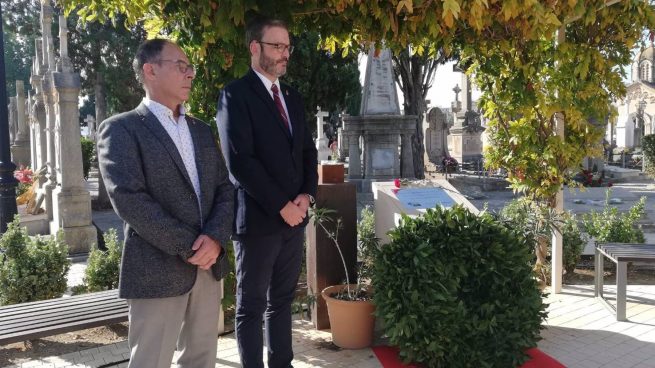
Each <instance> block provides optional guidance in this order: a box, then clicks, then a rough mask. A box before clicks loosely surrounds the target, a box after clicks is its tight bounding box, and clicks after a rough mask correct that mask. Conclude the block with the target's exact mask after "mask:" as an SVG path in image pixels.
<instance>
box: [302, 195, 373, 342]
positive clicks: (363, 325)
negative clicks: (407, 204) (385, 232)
mask: <svg viewBox="0 0 655 368" xmlns="http://www.w3.org/2000/svg"><path fill="white" fill-rule="evenodd" d="M334 212H335V211H333V210H330V209H325V208H316V209H314V210H313V211H312V218H313V221H314V225H316V226H317V227H319V228H321V229H322V230H323V231H324V232H325V234H326V235H327V236H328V238H329V239H330V240H331V241H332V243H333V244H334V246H335V247H336V249H337V251H338V252H339V257H340V258H341V263H342V267H343V270H344V274H345V279H346V283H345V284H342V285H333V286H328V287H327V288H325V289H323V291H321V296H322V297H323V299H325V303H326V304H327V309H328V315H329V319H330V329H331V332H332V341H333V342H334V344H335V345H337V346H339V347H341V348H345V349H362V348H365V347H368V346H370V345H371V344H372V342H373V329H374V327H375V316H374V313H375V306H374V305H373V303H372V298H373V295H372V288H371V285H370V284H369V283H367V282H365V280H366V279H367V275H368V271H367V270H369V269H370V265H371V263H372V259H373V256H372V255H373V254H374V252H375V251H376V249H377V244H378V243H377V239H376V238H375V230H374V229H375V225H374V223H373V221H374V220H373V218H372V216H373V213H372V211H370V210H368V209H365V210H363V214H362V218H363V220H362V222H360V225H359V226H358V230H362V231H363V233H361V232H360V234H359V238H360V241H359V250H360V256H361V257H362V264H361V266H360V268H359V277H358V279H357V280H350V277H349V276H348V268H347V265H346V261H345V258H344V256H343V253H342V251H341V248H340V246H339V241H338V238H339V229H340V228H341V226H342V225H343V224H342V222H341V219H340V218H337V219H336V220H335V219H333V218H332V217H331V214H332V213H334ZM329 223H334V230H333V231H331V230H329V229H328V226H327V224H329Z"/></svg>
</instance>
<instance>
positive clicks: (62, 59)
mask: <svg viewBox="0 0 655 368" xmlns="http://www.w3.org/2000/svg"><path fill="white" fill-rule="evenodd" d="M57 71H60V72H70V71H72V63H71V60H70V58H69V57H68V25H67V24H66V17H64V15H63V14H60V15H59V62H58V63H57Z"/></svg>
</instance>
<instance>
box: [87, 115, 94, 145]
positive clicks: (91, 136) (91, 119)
mask: <svg viewBox="0 0 655 368" xmlns="http://www.w3.org/2000/svg"><path fill="white" fill-rule="evenodd" d="M84 122H85V123H86V126H87V127H88V128H89V130H88V131H89V134H88V137H89V139H91V140H92V141H94V142H95V141H96V119H95V118H94V117H93V115H91V114H87V115H86V118H84Z"/></svg>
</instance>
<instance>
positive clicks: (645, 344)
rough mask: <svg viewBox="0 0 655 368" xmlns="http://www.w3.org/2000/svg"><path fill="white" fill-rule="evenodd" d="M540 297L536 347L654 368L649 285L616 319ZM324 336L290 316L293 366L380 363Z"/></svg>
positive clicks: (224, 347) (71, 360)
mask: <svg viewBox="0 0 655 368" xmlns="http://www.w3.org/2000/svg"><path fill="white" fill-rule="evenodd" d="M606 295H609V296H611V295H612V287H611V286H606ZM545 302H546V303H549V307H548V314H549V316H548V319H547V321H546V322H545V323H544V327H545V329H544V330H543V331H542V333H541V336H542V337H543V340H542V341H540V342H539V348H540V349H541V350H543V351H544V352H545V353H547V354H549V355H550V356H552V357H554V358H556V359H557V360H559V361H560V362H561V363H563V364H564V365H566V366H567V367H569V368H598V367H607V368H610V367H611V368H629V367H632V368H655V285H648V286H639V285H636V286H635V285H628V309H627V317H628V319H629V322H617V321H616V318H615V317H614V314H613V313H611V312H610V311H609V310H607V309H606V308H605V307H604V306H603V305H602V304H601V303H600V302H599V301H597V300H596V299H595V298H594V297H593V287H592V286H588V285H565V286H564V289H563V292H562V293H561V294H557V295H550V296H548V297H547V298H546V300H545ZM330 341H331V337H330V333H329V332H326V331H316V330H314V328H313V327H312V325H311V323H309V322H307V321H301V320H296V321H294V325H293V343H294V351H295V353H296V356H295V359H294V362H293V365H294V367H296V368H310V367H316V368H323V367H344V368H345V367H349V368H374V367H382V366H381V365H380V363H379V362H378V361H377V358H376V357H375V354H374V353H373V352H372V351H371V350H370V349H362V350H338V349H337V350H335V349H334V348H333V346H332V345H331V344H330ZM217 343H218V354H217V357H216V367H239V356H238V352H237V347H236V341H235V340H234V335H233V334H229V335H226V336H222V337H220V338H219V339H218V342H217ZM128 356H129V353H128V349H127V343H126V342H120V343H117V344H111V345H106V346H103V347H99V348H93V349H88V350H83V351H79V352H75V353H70V354H66V355H62V356H59V357H47V358H43V359H40V360H34V361H28V362H22V364H20V365H14V366H11V367H15V368H27V367H38V368H45V367H99V366H102V365H105V366H107V365H110V366H116V367H124V366H126V363H125V362H123V361H124V360H125V359H126V358H127V357H128ZM111 363H115V364H114V365H111Z"/></svg>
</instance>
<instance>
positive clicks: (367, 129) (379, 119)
mask: <svg viewBox="0 0 655 368" xmlns="http://www.w3.org/2000/svg"><path fill="white" fill-rule="evenodd" d="M416 119H417V117H416V116H413V115H407V116H401V115H368V116H345V117H344V118H343V135H344V139H346V140H347V141H348V154H349V168H348V178H349V179H361V178H366V179H393V178H398V177H410V178H411V177H413V176H414V162H413V156H412V146H411V136H412V134H414V132H415V129H416ZM360 138H361V142H360ZM361 152H363V155H362V154H360V153H361Z"/></svg>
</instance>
